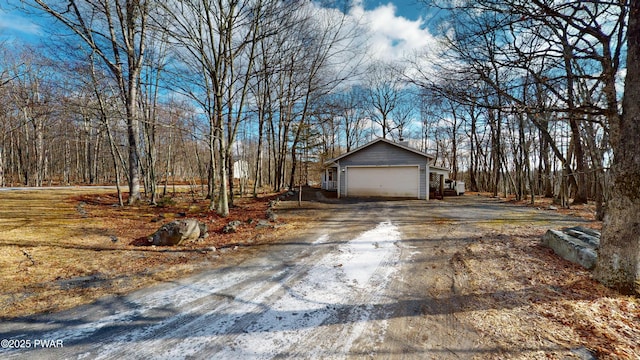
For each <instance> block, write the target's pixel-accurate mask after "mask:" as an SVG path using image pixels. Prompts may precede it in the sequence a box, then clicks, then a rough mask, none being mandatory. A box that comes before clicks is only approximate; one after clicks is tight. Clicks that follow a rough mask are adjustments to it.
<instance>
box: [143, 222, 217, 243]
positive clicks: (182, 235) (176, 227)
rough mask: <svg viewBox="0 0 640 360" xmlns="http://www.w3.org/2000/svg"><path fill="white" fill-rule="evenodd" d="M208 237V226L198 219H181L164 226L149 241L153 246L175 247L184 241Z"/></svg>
mask: <svg viewBox="0 0 640 360" xmlns="http://www.w3.org/2000/svg"><path fill="white" fill-rule="evenodd" d="M206 236H207V226H206V224H202V223H200V222H199V221H198V220H196V219H181V220H174V221H172V222H170V223H167V224H164V225H162V227H160V229H158V230H157V231H156V232H155V233H153V235H151V236H149V237H148V238H147V239H148V241H149V243H150V244H152V245H158V246H174V245H179V244H180V243H182V242H184V241H193V240H197V239H199V238H205V237H206Z"/></svg>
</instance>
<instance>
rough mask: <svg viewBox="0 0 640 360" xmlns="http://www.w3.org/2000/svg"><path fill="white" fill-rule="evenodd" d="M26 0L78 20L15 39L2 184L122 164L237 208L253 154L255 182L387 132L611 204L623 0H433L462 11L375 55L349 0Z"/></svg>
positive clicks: (115, 173)
mask: <svg viewBox="0 0 640 360" xmlns="http://www.w3.org/2000/svg"><path fill="white" fill-rule="evenodd" d="M21 3H22V4H23V5H24V6H26V9H27V10H28V11H31V12H33V14H48V16H49V17H50V18H51V19H56V20H55V21H56V23H57V24H62V25H63V26H58V27H52V28H51V29H50V31H51V32H52V34H51V42H50V43H47V44H46V45H40V46H37V47H36V46H33V45H29V44H18V43H11V42H4V43H2V44H0V51H1V52H2V59H3V60H1V63H0V75H1V82H0V84H1V86H0V116H2V122H1V125H0V126H2V130H1V135H0V185H2V186H17V185H28V186H47V185H53V184H62V185H67V184H125V183H126V184H127V185H128V186H129V189H130V193H131V196H130V197H129V201H135V200H137V199H138V198H140V196H141V194H143V195H144V196H145V197H146V198H145V200H146V201H150V202H152V203H155V202H156V201H158V199H159V197H161V196H163V192H162V188H160V189H159V188H158V186H159V185H161V184H165V183H169V184H170V183H176V182H180V183H185V182H186V183H190V184H192V185H203V186H204V187H203V188H204V189H205V192H206V195H207V196H208V197H209V198H210V199H211V208H212V209H214V208H215V209H217V210H218V212H219V213H221V214H225V212H228V206H229V205H228V203H229V202H230V201H231V202H232V201H233V197H232V196H230V195H229V194H233V193H234V192H235V191H237V190H238V189H235V188H234V182H233V181H232V179H233V165H234V163H235V162H236V161H237V160H244V161H246V162H247V163H248V164H249V166H248V175H249V181H248V184H250V186H249V187H248V188H247V189H243V190H245V191H247V192H249V193H253V194H257V192H258V191H259V189H261V188H262V187H268V188H270V189H273V190H276V191H278V190H281V189H283V188H286V187H292V186H297V185H298V184H300V183H301V182H302V183H307V182H310V181H311V182H312V181H318V178H319V172H318V169H319V167H320V166H321V164H322V163H323V162H324V161H325V160H327V159H330V158H333V157H336V156H338V155H340V154H342V153H344V152H347V151H350V150H353V149H355V148H356V147H358V146H361V145H363V144H365V143H366V142H368V141H370V140H372V139H374V138H376V137H380V136H381V137H386V138H390V139H393V140H400V139H405V140H409V142H410V144H411V145H412V146H414V147H416V148H418V149H420V150H423V151H426V152H428V153H430V154H432V155H435V156H436V158H437V160H436V161H437V163H436V165H438V166H446V167H449V168H451V170H452V174H451V177H452V178H454V179H458V180H464V181H465V182H466V184H467V188H468V189H469V190H470V191H489V192H493V193H494V194H496V195H497V194H498V193H499V192H503V193H504V194H515V195H516V197H517V198H518V199H525V198H530V199H531V200H532V201H533V198H534V196H547V197H555V198H557V199H558V201H559V202H560V203H561V204H562V205H564V206H568V205H569V199H572V201H573V203H584V202H586V201H587V200H594V201H596V205H597V206H598V212H599V216H600V217H601V216H602V204H604V201H605V200H606V197H607V189H608V187H609V185H608V180H607V178H608V175H607V174H608V171H607V169H608V167H609V165H610V161H611V158H612V150H611V144H610V138H611V134H610V131H611V129H610V126H609V123H610V120H611V119H612V118H615V117H619V116H620V114H621V106H620V99H621V84H622V80H623V78H624V73H625V67H624V55H625V52H624V49H625V40H626V34H625V31H626V21H627V15H628V5H627V4H626V2H624V1H612V2H601V1H565V2H559V3H555V2H549V1H539V0H533V1H526V2H524V1H516V0H507V1H490V0H483V1H474V2H468V3H466V4H463V5H464V6H456V7H453V6H450V5H451V4H450V3H449V2H448V1H428V2H424V6H429V7H432V8H433V9H439V10H440V14H446V15H444V16H441V18H440V19H438V20H437V22H438V24H437V28H438V29H439V33H438V34H437V36H438V39H439V42H438V43H437V44H434V46H433V47H431V48H428V49H424V51H423V52H421V53H417V54H407V56H406V59H405V60H404V61H402V62H393V63H390V62H382V61H375V62H372V61H369V59H367V58H366V53H367V51H366V50H367V47H368V46H369V44H368V39H366V38H363V37H362V36H361V35H360V33H361V32H360V31H359V26H361V25H362V24H358V22H357V18H356V17H354V16H353V14H351V13H350V12H349V8H348V6H349V3H348V2H345V3H344V4H338V3H336V2H330V3H329V2H315V1H314V2H312V1H271V0H224V1H223V0H220V1H217V0H216V1H201V0H176V1H173V2H159V1H153V0H145V1H133V0H118V1H108V0H89V1H86V0H85V1H71V2H68V1H43V0H34V1H23V2H21ZM433 21H434V22H435V21H436V20H433ZM221 184H222V186H221ZM139 186H143V188H144V191H143V192H140V189H139Z"/></svg>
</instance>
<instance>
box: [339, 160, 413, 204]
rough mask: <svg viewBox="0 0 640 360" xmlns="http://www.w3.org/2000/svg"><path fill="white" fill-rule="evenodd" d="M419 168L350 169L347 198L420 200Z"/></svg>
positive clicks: (348, 171) (348, 170) (348, 169)
mask: <svg viewBox="0 0 640 360" xmlns="http://www.w3.org/2000/svg"><path fill="white" fill-rule="evenodd" d="M418 174H419V173H418V167H417V166H393V167H348V168H347V196H383V197H410V198H418V188H419V179H418Z"/></svg>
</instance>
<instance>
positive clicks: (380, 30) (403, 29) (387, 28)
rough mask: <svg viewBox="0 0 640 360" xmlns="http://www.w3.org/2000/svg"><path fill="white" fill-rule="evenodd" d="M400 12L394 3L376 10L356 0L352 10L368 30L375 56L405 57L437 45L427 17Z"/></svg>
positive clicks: (371, 51) (370, 50)
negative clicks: (426, 23) (405, 15)
mask: <svg viewBox="0 0 640 360" xmlns="http://www.w3.org/2000/svg"><path fill="white" fill-rule="evenodd" d="M396 13H397V8H396V7H395V5H393V4H392V3H388V4H386V5H380V6H378V7H376V8H375V9H372V10H365V9H364V7H363V5H362V2H361V1H355V2H354V3H353V6H352V8H351V10H350V12H349V14H350V15H351V16H353V17H354V19H358V20H359V23H360V24H361V28H362V29H363V30H364V31H365V32H366V35H365V36H366V37H367V38H368V40H369V58H370V59H371V60H382V61H388V62H394V61H401V60H403V59H405V58H406V57H408V56H411V55H413V54H415V53H416V52H423V51H424V49H425V48H429V47H433V46H436V45H437V41H436V38H435V37H434V36H433V35H432V34H431V33H430V32H429V30H428V29H427V28H426V26H425V20H424V19H422V18H418V19H417V20H409V19H407V18H404V17H402V16H398V15H397V14H396Z"/></svg>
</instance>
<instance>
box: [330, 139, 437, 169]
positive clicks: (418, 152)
mask: <svg viewBox="0 0 640 360" xmlns="http://www.w3.org/2000/svg"><path fill="white" fill-rule="evenodd" d="M379 142H384V143H387V144H389V145H393V146H395V147H398V148H400V149H403V150H406V151H410V152H412V153H415V154H418V155H420V156H424V157H425V158H427V159H429V160H433V159H435V157H434V156H432V155H429V154H427V153H424V152H422V151H420V150H417V149H414V148H411V147H408V146H406V145H402V144H398V143H396V142H393V141H391V140H387V139H384V138H377V139H375V140H373V141H371V142H370V143H367V144H365V145H362V146H360V147H359V148H356V149H354V150H351V151H349V152H348V153H344V154H342V155H340V156H338V157H336V158H333V159H329V160H327V161H326V162H325V166H327V165H331V164H332V163H335V162H336V161H338V160H340V159H343V158H346V157H347V156H350V155H352V154H354V153H357V152H358V151H361V150H364V149H366V148H368V147H369V146H371V145H374V144H377V143H379Z"/></svg>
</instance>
